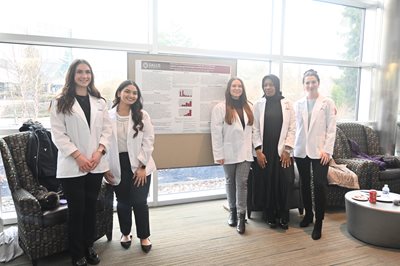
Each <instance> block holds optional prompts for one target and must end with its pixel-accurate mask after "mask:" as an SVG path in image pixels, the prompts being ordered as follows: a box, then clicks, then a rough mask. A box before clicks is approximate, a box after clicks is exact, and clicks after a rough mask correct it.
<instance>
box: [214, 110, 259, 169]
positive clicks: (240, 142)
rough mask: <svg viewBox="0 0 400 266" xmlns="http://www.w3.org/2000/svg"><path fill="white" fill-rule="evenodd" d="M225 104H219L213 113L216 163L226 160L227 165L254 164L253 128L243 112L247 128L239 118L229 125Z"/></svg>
mask: <svg viewBox="0 0 400 266" xmlns="http://www.w3.org/2000/svg"><path fill="white" fill-rule="evenodd" d="M225 108H226V107H225V102H221V103H218V104H217V105H216V106H215V107H214V108H213V110H212V113H211V139H212V150H213V155H214V162H215V163H218V162H217V160H222V159H224V163H225V164H234V163H241V162H244V161H248V162H252V161H253V154H252V150H253V147H252V126H251V125H248V122H249V119H248V117H247V114H246V112H245V111H244V110H243V116H244V122H245V125H246V126H245V128H244V129H243V126H242V123H241V122H240V118H239V116H238V115H237V114H236V119H235V121H234V122H233V123H232V125H229V124H227V123H226V122H225V111H226V109H225Z"/></svg>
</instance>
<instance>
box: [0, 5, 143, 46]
mask: <svg viewBox="0 0 400 266" xmlns="http://www.w3.org/2000/svg"><path fill="white" fill-rule="evenodd" d="M1 6H2V11H3V12H1V16H0V32H4V33H16V34H27V35H42V36H52V37H64V38H78V39H93V40H105V41H119V42H132V43H148V36H149V34H148V32H149V1H147V0H135V1H125V0H114V1H112V3H110V2H109V1H104V2H102V1H95V0H86V1H81V0H69V1H53V0H41V1H31V0H4V1H2V3H1Z"/></svg>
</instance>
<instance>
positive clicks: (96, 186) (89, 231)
mask: <svg viewBox="0 0 400 266" xmlns="http://www.w3.org/2000/svg"><path fill="white" fill-rule="evenodd" d="M102 178H103V173H100V174H92V173H88V174H87V175H85V176H80V177H74V178H62V179H61V183H62V186H63V189H64V194H65V197H66V199H67V202H68V238H69V251H70V253H71V257H72V259H75V260H77V259H80V258H82V257H84V256H85V250H86V249H87V248H88V247H92V246H93V242H94V237H95V228H96V202H97V197H98V195H99V192H100V188H101V180H102Z"/></svg>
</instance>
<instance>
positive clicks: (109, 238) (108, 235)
mask: <svg viewBox="0 0 400 266" xmlns="http://www.w3.org/2000/svg"><path fill="white" fill-rule="evenodd" d="M106 237H107V241H111V240H112V231H111V232H107V233H106Z"/></svg>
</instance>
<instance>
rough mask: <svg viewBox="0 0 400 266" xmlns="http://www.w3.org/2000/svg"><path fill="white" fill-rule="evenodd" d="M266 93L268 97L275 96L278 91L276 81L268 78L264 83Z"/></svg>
mask: <svg viewBox="0 0 400 266" xmlns="http://www.w3.org/2000/svg"><path fill="white" fill-rule="evenodd" d="M263 89H264V94H265V96H267V97H271V96H274V95H275V93H276V88H275V86H274V83H273V82H272V80H270V79H266V80H265V81H264V84H263Z"/></svg>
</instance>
